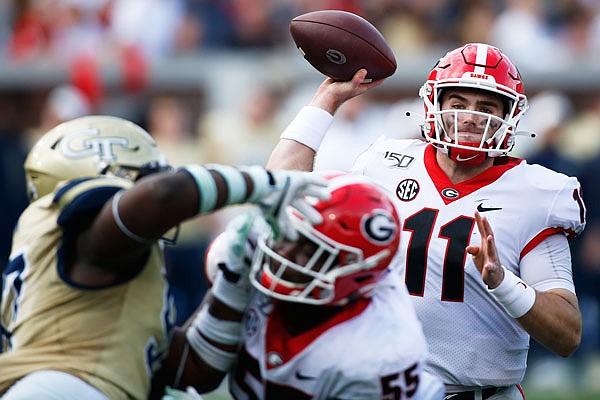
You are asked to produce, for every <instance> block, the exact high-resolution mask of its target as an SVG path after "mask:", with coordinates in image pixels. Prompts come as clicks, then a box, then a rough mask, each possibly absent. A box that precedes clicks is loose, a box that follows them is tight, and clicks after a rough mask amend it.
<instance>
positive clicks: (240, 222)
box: [205, 213, 264, 290]
mask: <svg viewBox="0 0 600 400" xmlns="http://www.w3.org/2000/svg"><path fill="white" fill-rule="evenodd" d="M259 222H262V220H261V219H260V218H257V215H256V214H252V213H248V214H245V215H239V216H237V217H235V218H234V219H232V220H231V221H230V222H229V223H228V224H227V226H226V227H225V231H224V232H223V233H221V234H220V235H218V236H217V237H216V238H215V239H214V240H213V242H212V243H211V245H210V248H209V250H208V252H207V254H206V263H205V264H206V266H205V268H206V275H207V277H208V280H209V281H210V282H211V283H212V282H214V280H215V278H216V276H217V274H218V272H219V270H221V271H222V272H223V275H224V277H225V278H226V279H227V280H228V281H230V282H231V283H232V284H234V285H236V286H237V287H240V288H242V290H246V288H248V287H249V281H248V275H249V273H250V272H249V271H250V263H251V258H252V254H251V249H250V247H251V246H250V244H249V236H250V235H251V233H250V232H251V231H253V230H252V227H253V226H254V225H255V224H258V223H259ZM263 224H264V223H263Z"/></svg>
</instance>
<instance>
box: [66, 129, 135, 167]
mask: <svg viewBox="0 0 600 400" xmlns="http://www.w3.org/2000/svg"><path fill="white" fill-rule="evenodd" d="M99 135H100V131H99V130H98V129H84V130H80V131H75V132H73V133H70V134H68V135H66V136H65V137H64V138H63V140H62V141H61V143H60V151H61V152H62V153H63V154H64V155H65V157H67V158H87V157H93V156H95V155H96V156H98V158H99V159H100V160H101V161H114V160H116V159H117V157H116V155H115V153H114V152H113V146H121V147H122V148H123V149H125V150H135V149H134V148H131V147H129V140H127V138H125V137H97V136H99Z"/></svg>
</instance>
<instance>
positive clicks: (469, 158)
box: [456, 154, 477, 161]
mask: <svg viewBox="0 0 600 400" xmlns="http://www.w3.org/2000/svg"><path fill="white" fill-rule="evenodd" d="M475 157H477V155H474V156H471V157H465V158H462V157H461V156H460V154H459V155H457V156H456V161H469V160H472V159H474V158H475Z"/></svg>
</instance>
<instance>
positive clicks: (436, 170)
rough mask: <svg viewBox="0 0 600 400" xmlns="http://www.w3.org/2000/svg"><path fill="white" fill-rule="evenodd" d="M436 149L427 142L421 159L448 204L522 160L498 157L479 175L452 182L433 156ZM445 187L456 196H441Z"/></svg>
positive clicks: (499, 175) (478, 187)
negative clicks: (454, 192)
mask: <svg viewBox="0 0 600 400" xmlns="http://www.w3.org/2000/svg"><path fill="white" fill-rule="evenodd" d="M436 151H437V150H436V149H435V147H433V145H431V144H429V145H428V146H427V147H426V148H425V153H424V157H423V160H424V163H425V169H426V170H427V173H428V174H429V177H430V178H431V181H432V182H433V184H434V185H435V187H436V189H437V191H438V194H439V195H440V198H441V199H442V200H443V201H444V204H450V203H452V202H453V201H455V200H458V199H460V198H462V197H465V196H467V195H469V194H471V193H473V192H474V191H476V190H477V189H480V188H482V187H484V186H486V185H489V184H490V183H492V182H494V181H496V180H497V179H498V178H500V177H501V176H502V175H503V174H504V173H505V172H506V171H508V170H510V169H512V168H514V167H516V166H517V165H519V164H520V163H521V162H522V161H523V159H521V158H515V157H498V158H497V159H496V160H494V165H493V166H492V167H490V168H488V169H486V170H485V171H483V172H482V173H480V174H479V175H477V176H475V177H473V178H471V179H468V180H466V181H464V182H460V183H457V184H454V183H452V181H450V179H449V178H448V176H447V175H446V173H445V172H444V171H443V170H442V169H441V168H440V166H439V165H438V163H437V159H436V158H435V157H436ZM445 189H454V190H455V191H456V192H457V196H456V197H453V198H449V197H446V196H443V195H442V191H444V190H445Z"/></svg>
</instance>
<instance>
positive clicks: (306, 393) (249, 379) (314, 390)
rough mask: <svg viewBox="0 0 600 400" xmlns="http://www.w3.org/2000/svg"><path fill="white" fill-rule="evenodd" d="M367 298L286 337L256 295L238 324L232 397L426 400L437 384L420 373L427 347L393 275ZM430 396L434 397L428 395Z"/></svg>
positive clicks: (438, 389)
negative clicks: (239, 338) (241, 324)
mask: <svg viewBox="0 0 600 400" xmlns="http://www.w3.org/2000/svg"><path fill="white" fill-rule="evenodd" d="M380 285H381V286H380V287H379V288H378V289H377V291H376V294H375V295H374V297H373V298H372V299H371V300H367V299H362V300H358V301H357V302H356V303H354V304H353V305H351V306H348V307H347V308H346V309H345V310H344V311H342V312H341V313H339V314H337V315H336V316H334V317H333V318H332V319H331V320H329V321H327V322H325V323H324V324H321V325H319V326H317V327H315V328H313V329H311V330H309V331H307V332H304V333H301V334H299V335H297V336H292V335H291V334H290V333H288V332H287V331H286V330H285V329H284V328H283V325H282V319H281V315H280V310H279V309H278V308H277V307H275V306H274V303H272V302H270V301H269V300H267V298H266V297H265V296H263V295H262V294H259V293H258V292H257V293H256V294H255V295H254V296H253V299H252V301H251V303H250V307H249V309H248V312H247V314H246V317H245V320H244V330H243V346H242V349H241V351H240V355H239V357H238V360H237V363H236V365H235V368H234V370H233V371H232V372H231V373H230V382H229V387H230V391H231V393H232V395H233V396H234V397H235V398H236V399H296V400H300V399H307V400H308V399H346V400H351V399H396V400H402V399H408V398H411V399H432V398H440V399H441V398H442V397H443V390H444V389H443V385H442V384H441V382H440V381H439V380H435V379H434V380H432V379H433V378H432V377H430V376H425V375H423V373H422V368H423V364H424V363H425V360H426V356H427V348H426V344H425V339H424V337H423V332H422V329H421V326H420V323H419V321H418V319H417V317H416V314H415V312H414V309H413V306H412V304H411V302H410V296H408V293H407V292H406V288H405V285H404V284H403V282H402V280H401V279H399V277H398V275H397V274H390V275H389V276H388V277H387V278H386V279H385V280H384V281H383V282H381V283H380ZM432 393H436V394H435V395H433V394H432Z"/></svg>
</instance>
